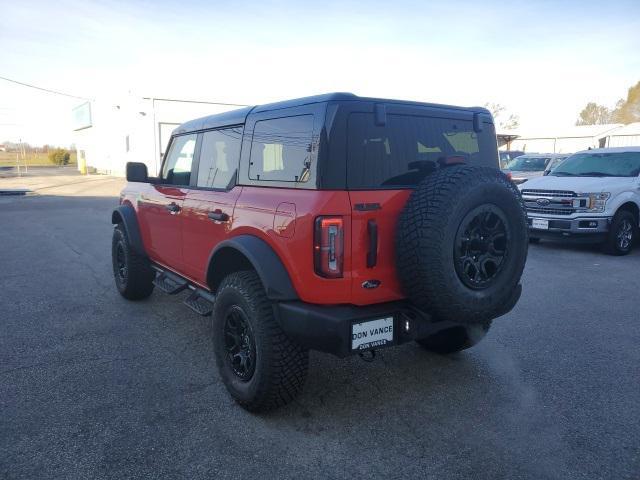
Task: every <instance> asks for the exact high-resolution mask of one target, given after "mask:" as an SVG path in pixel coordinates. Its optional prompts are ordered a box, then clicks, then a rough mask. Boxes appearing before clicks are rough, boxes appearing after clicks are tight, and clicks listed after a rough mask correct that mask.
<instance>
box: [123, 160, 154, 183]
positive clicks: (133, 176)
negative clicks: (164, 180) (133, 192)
mask: <svg viewBox="0 0 640 480" xmlns="http://www.w3.org/2000/svg"><path fill="white" fill-rule="evenodd" d="M148 181H149V173H148V172H147V166H146V165H145V164H144V163H141V162H127V182H142V183H147V182H148Z"/></svg>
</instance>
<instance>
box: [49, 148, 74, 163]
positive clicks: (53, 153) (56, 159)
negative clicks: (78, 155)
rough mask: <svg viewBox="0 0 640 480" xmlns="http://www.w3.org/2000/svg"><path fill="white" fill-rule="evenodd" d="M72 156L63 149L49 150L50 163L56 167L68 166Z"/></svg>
mask: <svg viewBox="0 0 640 480" xmlns="http://www.w3.org/2000/svg"><path fill="white" fill-rule="evenodd" d="M70 158H71V154H69V152H68V151H67V150H65V149H63V148H56V149H55V150H49V161H50V162H51V163H55V164H56V165H68V164H69V159H70Z"/></svg>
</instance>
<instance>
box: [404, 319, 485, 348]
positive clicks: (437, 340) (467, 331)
mask: <svg viewBox="0 0 640 480" xmlns="http://www.w3.org/2000/svg"><path fill="white" fill-rule="evenodd" d="M489 327H490V323H489V322H488V323H486V324H484V325H467V326H462V325H461V326H459V327H453V328H448V329H446V330H441V331H439V332H438V333H434V334H433V335H431V336H429V337H427V338H423V339H421V340H417V343H418V344H419V345H420V346H422V347H423V348H425V349H426V350H429V351H430V352H434V353H439V354H441V355H448V354H450V353H456V352H460V351H462V350H466V349H467V348H471V347H473V346H474V345H476V344H477V343H478V342H479V341H480V340H482V339H483V338H484V337H485V335H486V334H487V332H488V331H489Z"/></svg>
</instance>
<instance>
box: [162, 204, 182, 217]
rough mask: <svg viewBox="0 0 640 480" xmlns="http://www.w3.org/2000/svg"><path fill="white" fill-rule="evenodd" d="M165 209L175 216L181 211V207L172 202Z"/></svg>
mask: <svg viewBox="0 0 640 480" xmlns="http://www.w3.org/2000/svg"><path fill="white" fill-rule="evenodd" d="M164 208H166V209H167V210H169V213H170V214H171V215H175V214H176V213H178V212H179V211H180V205H178V204H177V203H175V202H171V203H170V204H169V205H166V206H165V207H164Z"/></svg>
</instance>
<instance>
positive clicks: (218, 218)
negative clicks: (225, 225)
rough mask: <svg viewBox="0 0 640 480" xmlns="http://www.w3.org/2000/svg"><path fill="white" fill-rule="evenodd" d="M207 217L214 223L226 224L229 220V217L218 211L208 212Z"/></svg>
mask: <svg viewBox="0 0 640 480" xmlns="http://www.w3.org/2000/svg"><path fill="white" fill-rule="evenodd" d="M208 217H209V219H211V220H213V221H214V222H227V221H228V220H229V215H227V214H226V213H224V212H219V211H215V212H209V215H208Z"/></svg>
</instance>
